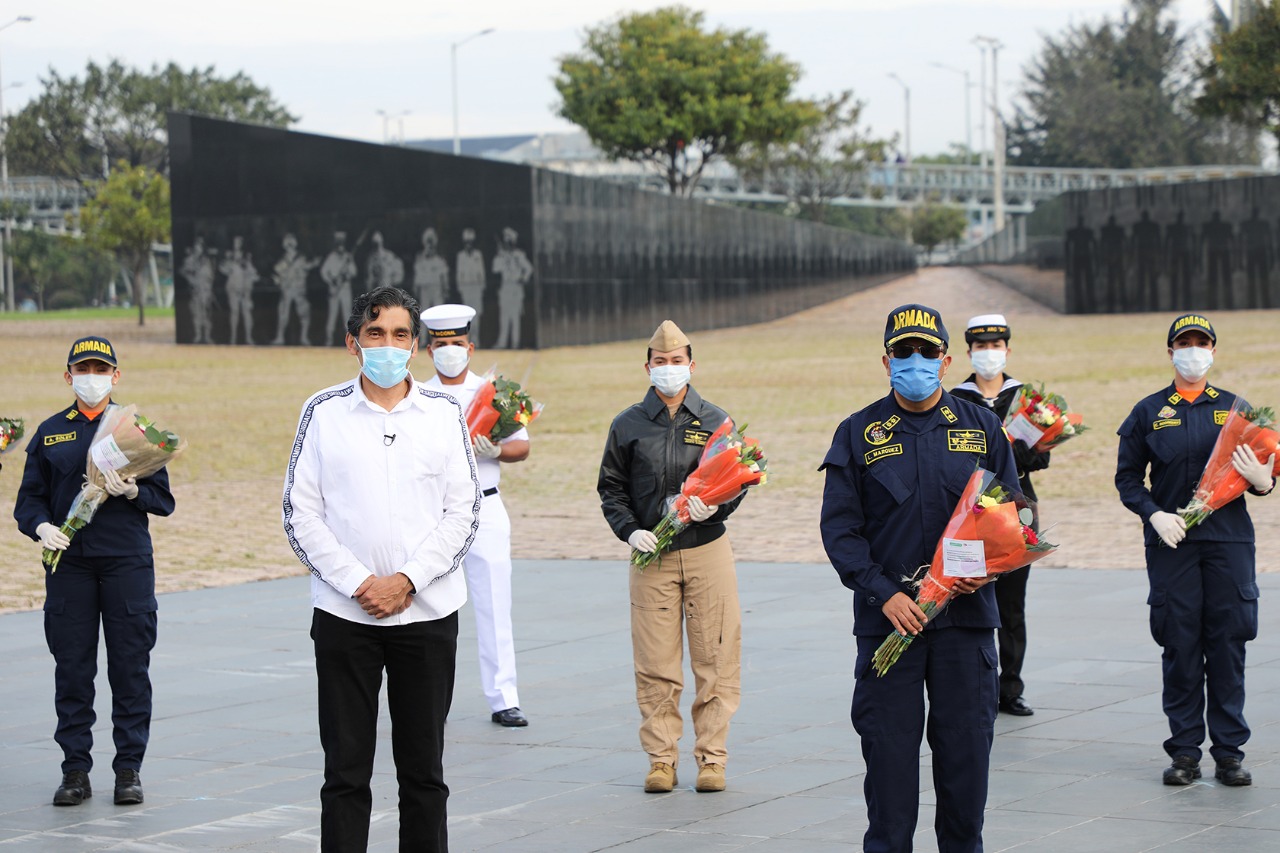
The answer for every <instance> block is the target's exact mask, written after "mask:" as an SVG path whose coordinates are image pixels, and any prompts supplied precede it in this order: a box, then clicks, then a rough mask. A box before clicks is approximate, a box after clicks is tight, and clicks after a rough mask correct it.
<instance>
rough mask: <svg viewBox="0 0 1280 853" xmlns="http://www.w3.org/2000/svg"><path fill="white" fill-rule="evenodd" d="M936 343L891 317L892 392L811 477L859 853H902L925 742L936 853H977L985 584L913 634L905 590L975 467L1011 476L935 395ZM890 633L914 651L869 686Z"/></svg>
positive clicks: (963, 587)
mask: <svg viewBox="0 0 1280 853" xmlns="http://www.w3.org/2000/svg"><path fill="white" fill-rule="evenodd" d="M948 343H949V338H948V335H947V329H946V326H945V325H944V324H943V322H942V317H941V316H940V315H939V314H938V312H937V311H936V310H935V309H933V308H929V307H927V306H924V305H914V304H913V305H903V306H900V307H899V308H895V309H894V310H893V312H891V313H890V314H889V317H888V321H887V323H886V325H885V333H884V346H885V353H886V354H885V356H884V357H883V358H882V360H881V361H882V364H883V366H884V370H885V373H886V374H888V377H889V382H890V385H891V390H890V392H889V394H888V395H886V396H885V397H883V398H882V399H880V400H877V401H876V402H874V403H872V404H871V405H869V406H867V407H866V408H864V409H862V410H861V411H859V412H855V413H854V414H852V415H850V416H849V417H848V418H846V419H845V420H844V422H842V423H841V424H840V426H839V427H838V428H837V429H836V432H835V436H834V438H833V439H832V442H831V448H830V449H829V450H828V451H827V455H826V458H825V459H823V461H822V465H821V468H820V470H822V471H825V473H826V485H825V488H824V491H823V496H822V518H821V531H822V541H823V545H824V546H825V547H826V551H827V556H828V557H829V558H830V560H831V564H832V566H833V567H834V568H835V570H836V572H837V573H838V574H839V576H840V580H841V582H842V583H843V584H844V585H845V586H846V587H848V588H850V589H852V590H853V591H854V595H853V633H854V635H855V637H856V638H857V648H858V653H857V659H856V662H855V664H854V678H855V679H856V684H855V687H854V691H853V706H852V711H851V717H852V720H853V726H854V728H855V729H856V730H857V732H858V735H859V736H860V737H861V740H862V756H863V759H864V760H865V761H866V766H867V774H866V778H865V781H864V783H863V793H864V796H865V797H866V802H867V821H868V826H867V831H866V834H865V835H864V836H863V850H864V851H866V853H903V851H910V850H911V846H912V837H913V836H914V834H915V829H916V821H917V818H918V812H919V807H920V743H921V740H922V738H923V737H924V735H925V734H926V733H927V735H928V739H929V745H930V747H931V748H932V750H933V757H932V764H933V787H934V791H935V795H936V799H937V818H936V820H935V822H934V827H935V831H936V833H937V837H938V849H939V850H942V851H948V853H978V851H981V850H982V826H983V810H984V808H985V806H986V801H987V777H988V768H989V765H990V758H991V744H992V740H993V737H994V730H995V718H996V703H997V677H996V649H995V637H994V629H995V628H996V627H997V626H998V625H999V624H1000V619H999V615H998V613H997V608H996V600H995V593H994V591H993V590H992V589H991V587H990V586H989V584H988V579H987V578H963V579H960V580H958V581H957V582H956V590H957V592H958V593H960V594H959V595H957V596H956V598H955V600H954V601H952V602H951V603H950V604H949V605H948V606H947V607H946V608H945V609H944V610H943V611H942V612H941V613H940V614H938V615H937V616H935V617H934V618H933V619H931V620H929V621H928V624H927V625H926V624H925V615H924V612H923V611H922V610H921V609H920V607H919V606H918V605H917V604H916V602H915V590H914V588H913V587H912V585H911V584H910V583H909V582H908V579H909V578H910V577H911V576H913V575H915V574H916V573H917V570H918V569H919V568H920V567H921V566H928V565H929V563H930V562H931V560H932V558H933V552H934V549H935V547H936V546H937V544H938V540H939V538H940V537H941V536H942V533H943V530H944V528H945V527H946V524H947V521H948V520H949V519H950V518H951V515H952V513H953V512H954V511H955V508H956V505H957V504H958V503H959V501H960V498H961V496H962V494H963V492H964V489H965V487H966V485H967V484H968V482H969V479H970V478H971V477H972V476H973V473H974V471H975V470H976V469H977V467H978V466H981V467H983V468H985V469H987V470H989V471H991V472H992V473H994V474H995V475H996V477H997V478H998V479H999V480H1000V481H1002V482H1003V483H1005V484H1008V485H1012V484H1013V483H1014V482H1015V481H1016V479H1017V473H1016V470H1017V469H1016V466H1015V464H1014V459H1013V451H1012V450H1010V448H1009V441H1008V439H1007V438H1005V435H1004V431H1003V429H1002V428H1001V425H1000V420H999V419H998V418H997V417H996V416H995V415H994V414H992V412H991V411H990V410H989V409H988V408H987V407H985V406H978V405H974V404H973V403H969V402H966V401H964V400H961V399H958V398H956V397H954V396H952V395H951V394H948V393H947V392H946V391H944V390H943V389H942V378H943V377H944V376H945V375H946V373H947V368H948V367H949V366H950V363H951V357H950V356H949V355H947V345H948ZM894 631H899V632H901V633H903V634H910V635H912V636H914V638H915V639H914V640H913V641H912V643H911V645H910V647H909V648H908V649H907V650H906V652H905V653H904V654H903V655H902V657H901V658H900V659H899V660H898V661H897V663H895V664H894V665H893V667H891V668H890V669H889V670H888V671H887V672H886V673H885V674H884V675H883V676H878V675H875V674H874V672H873V670H872V668H871V659H872V656H873V654H874V653H875V650H876V648H877V647H878V646H879V645H880V644H881V643H882V642H883V641H884V639H885V637H887V636H888V635H889V634H890V633H892V632H894ZM926 690H927V691H928V698H929V703H928V714H927V717H926V712H925V691H926Z"/></svg>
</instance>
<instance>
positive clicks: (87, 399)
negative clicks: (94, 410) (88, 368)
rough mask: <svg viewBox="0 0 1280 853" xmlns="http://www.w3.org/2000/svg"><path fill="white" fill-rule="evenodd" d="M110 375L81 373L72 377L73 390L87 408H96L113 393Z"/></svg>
mask: <svg viewBox="0 0 1280 853" xmlns="http://www.w3.org/2000/svg"><path fill="white" fill-rule="evenodd" d="M111 377H112V374H110V373H79V374H76V375H75V376H72V377H71V390H72V391H75V392H76V396H77V397H79V398H80V399H81V400H83V401H84V403H85V405H86V406H96V405H98V404H99V403H101V402H102V401H103V400H105V399H107V395H109V394H110V393H111V385H112V383H111Z"/></svg>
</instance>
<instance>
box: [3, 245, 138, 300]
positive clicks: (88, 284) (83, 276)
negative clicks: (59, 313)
mask: <svg viewBox="0 0 1280 853" xmlns="http://www.w3.org/2000/svg"><path fill="white" fill-rule="evenodd" d="M9 250H10V251H12V253H13V278H14V287H15V289H16V290H17V292H23V291H25V292H27V293H29V294H30V295H31V296H32V297H33V298H34V299H35V300H36V304H37V305H38V306H39V308H40V310H41V311H43V310H45V309H46V308H74V307H78V306H82V305H88V304H91V303H95V302H97V303H101V302H102V301H103V300H104V296H105V291H106V287H107V284H108V282H109V281H110V280H111V277H112V275H114V274H115V271H116V264H115V261H114V259H113V258H112V257H111V256H110V255H108V254H105V253H103V252H102V251H100V250H98V249H97V248H95V247H93V246H91V245H89V243H87V242H86V241H84V240H80V239H77V238H75V237H70V236H66V235H55V234H49V233H47V232H45V231H43V230H41V229H38V228H32V229H23V230H19V231H14V232H13V241H12V244H11V246H10V249H9Z"/></svg>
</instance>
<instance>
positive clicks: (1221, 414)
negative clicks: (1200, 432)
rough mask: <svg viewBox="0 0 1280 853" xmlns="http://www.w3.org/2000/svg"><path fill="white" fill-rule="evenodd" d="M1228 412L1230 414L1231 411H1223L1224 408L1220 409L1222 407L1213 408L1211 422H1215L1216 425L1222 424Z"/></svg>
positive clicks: (1225, 420)
mask: <svg viewBox="0 0 1280 853" xmlns="http://www.w3.org/2000/svg"><path fill="white" fill-rule="evenodd" d="M1229 414H1231V412H1228V411H1224V410H1222V409H1214V410H1213V422H1214V423H1215V424H1217V425H1218V426H1222V425H1223V424H1225V423H1226V422H1227V415H1229Z"/></svg>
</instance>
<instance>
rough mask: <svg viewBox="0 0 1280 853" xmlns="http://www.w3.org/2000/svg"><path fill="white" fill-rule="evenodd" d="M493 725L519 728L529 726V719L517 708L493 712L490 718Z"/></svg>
mask: <svg viewBox="0 0 1280 853" xmlns="http://www.w3.org/2000/svg"><path fill="white" fill-rule="evenodd" d="M490 719H491V720H493V721H494V722H495V723H497V724H498V725H500V726H506V727H507V728H519V727H520V726H527V725H529V718H528V717H526V716H525V715H524V712H523V711H521V710H520V709H519V708H507V709H506V710H505V711H494V712H493V716H492V717H490Z"/></svg>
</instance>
